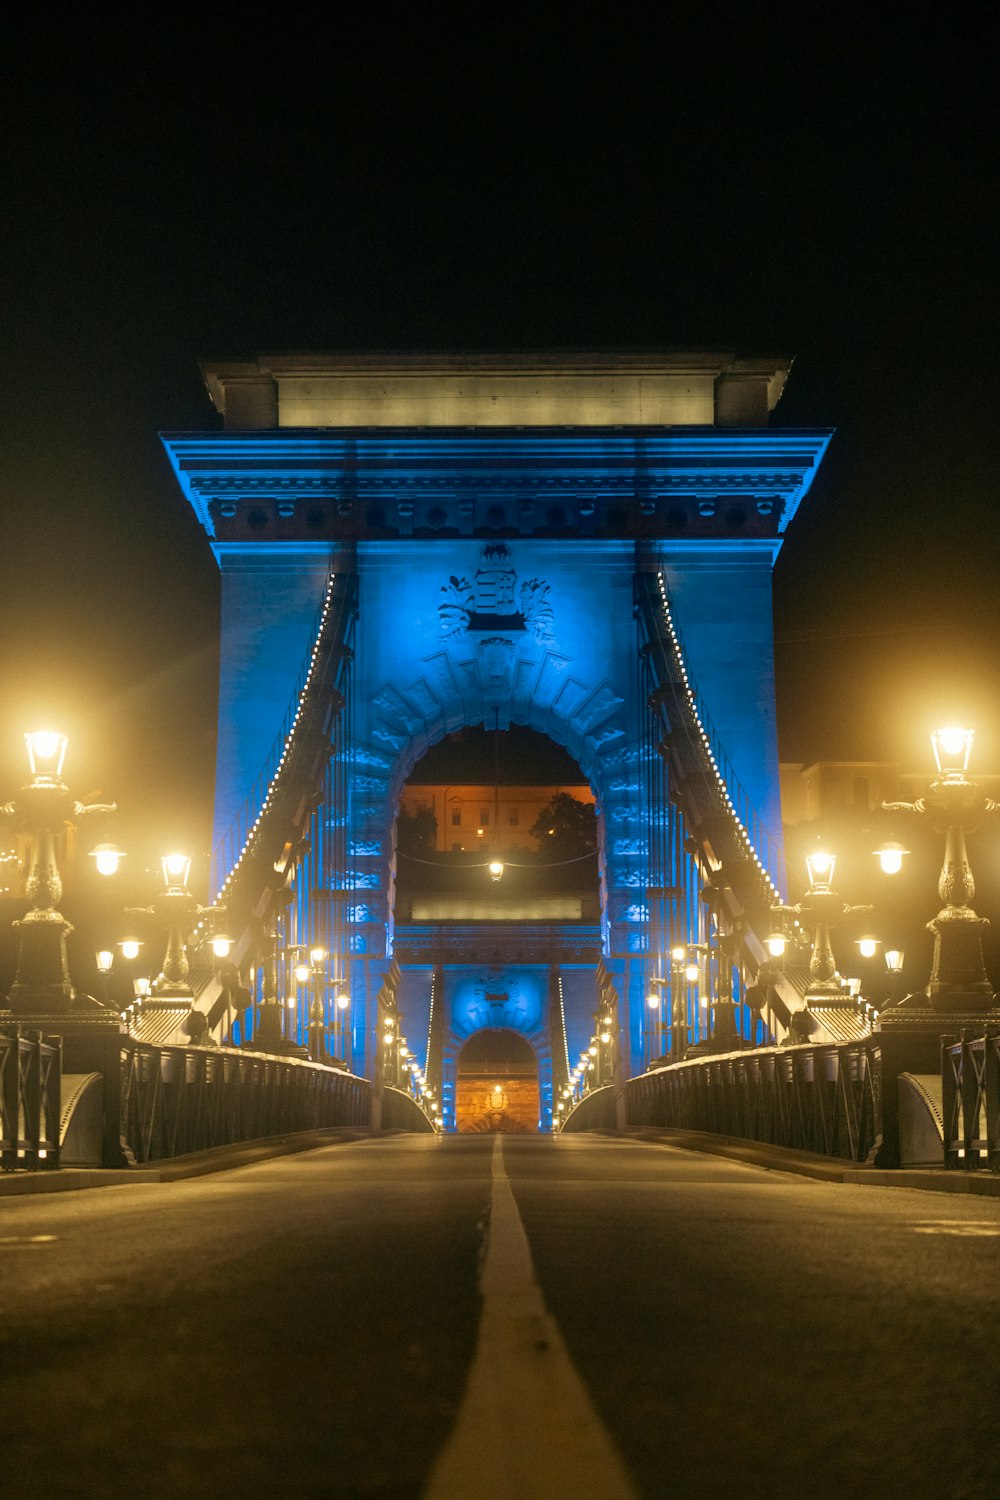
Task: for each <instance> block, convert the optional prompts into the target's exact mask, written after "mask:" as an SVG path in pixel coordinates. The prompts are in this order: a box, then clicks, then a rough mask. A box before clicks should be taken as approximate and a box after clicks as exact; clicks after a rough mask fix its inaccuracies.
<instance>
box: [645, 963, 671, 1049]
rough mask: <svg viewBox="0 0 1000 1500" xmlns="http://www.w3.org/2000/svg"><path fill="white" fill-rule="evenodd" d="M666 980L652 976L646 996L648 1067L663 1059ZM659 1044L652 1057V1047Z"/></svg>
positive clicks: (659, 975) (659, 976) (665, 1029)
mask: <svg viewBox="0 0 1000 1500" xmlns="http://www.w3.org/2000/svg"><path fill="white" fill-rule="evenodd" d="M666 985H667V980H666V978H665V977H664V976H663V975H662V974H654V975H653V976H652V978H651V979H650V981H649V986H650V988H649V994H648V995H647V996H646V1009H647V1010H648V1011H649V1059H648V1065H649V1067H652V1066H653V1063H654V1061H657V1060H659V1059H662V1058H663V1055H664V1053H665V1051H666V1046H665V1043H666V1031H667V1028H666V1023H665V1022H664V1019H663V1003H664V989H665V987H666ZM657 1043H658V1044H659V1050H658V1052H656V1053H655V1055H654V1046H655V1044H657Z"/></svg>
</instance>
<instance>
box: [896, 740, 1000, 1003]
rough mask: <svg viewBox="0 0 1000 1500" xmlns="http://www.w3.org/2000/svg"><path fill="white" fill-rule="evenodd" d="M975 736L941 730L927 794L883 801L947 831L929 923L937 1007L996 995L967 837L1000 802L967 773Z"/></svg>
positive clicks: (932, 996) (931, 986) (931, 992)
mask: <svg viewBox="0 0 1000 1500" xmlns="http://www.w3.org/2000/svg"><path fill="white" fill-rule="evenodd" d="M973 738H974V731H973V730H971V729H960V728H955V727H952V728H947V729H936V730H935V731H934V733H933V734H932V735H931V745H932V747H933V750H934V761H935V765H936V767H937V773H938V774H937V776H936V777H935V778H934V780H933V781H932V782H931V785H930V790H929V792H928V794H927V796H926V797H919V798H918V799H917V801H916V802H883V804H882V806H883V808H884V809H885V810H886V811H887V812H906V813H917V814H920V815H921V816H924V817H929V818H930V819H931V820H932V822H933V825H934V827H935V828H936V829H938V831H939V832H942V833H943V834H944V836H945V839H944V861H943V863H942V866H941V874H940V876H939V878H938V895H939V897H940V898H941V901H942V902H943V905H942V907H941V910H940V911H939V912H938V914H937V916H936V917H934V918H933V919H932V920H931V921H930V922H928V924H927V927H928V930H929V931H930V932H932V933H933V934H934V958H933V962H932V965H931V976H930V981H929V983H928V985H927V990H926V993H927V996H928V998H929V1000H930V1004H931V1008H932V1009H933V1010H955V1009H958V1010H962V1009H965V1008H967V1007H968V1005H969V1004H970V1003H973V1004H974V1003H976V1002H979V1003H980V1004H982V1003H986V1002H988V1001H989V1000H991V999H992V997H993V986H992V985H991V984H990V981H989V979H988V978H987V976H986V969H985V966H984V964H983V937H982V934H983V928H984V927H985V926H986V925H987V923H986V920H985V919H984V918H983V917H979V916H977V915H976V913H975V911H974V910H973V908H972V902H973V900H974V898H975V894H976V885H975V881H974V880H973V878H972V867H971V866H970V864H969V856H968V853H967V850H966V843H965V840H966V835H967V834H968V833H971V832H972V831H973V829H975V828H976V827H977V825H978V824H979V823H980V822H981V821H982V820H983V818H984V817H986V816H988V815H990V814H993V813H996V812H1000V804H998V803H996V802H994V801H993V799H992V798H991V797H986V796H984V795H983V793H982V791H981V789H980V787H979V784H978V782H975V781H972V780H971V779H970V777H969V775H968V770H969V761H970V759H971V757H972V742H973Z"/></svg>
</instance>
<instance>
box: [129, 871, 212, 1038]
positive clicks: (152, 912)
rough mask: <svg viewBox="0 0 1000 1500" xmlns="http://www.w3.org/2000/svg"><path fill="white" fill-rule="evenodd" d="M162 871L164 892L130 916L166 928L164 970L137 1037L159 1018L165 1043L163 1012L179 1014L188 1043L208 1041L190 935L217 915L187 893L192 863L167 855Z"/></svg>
mask: <svg viewBox="0 0 1000 1500" xmlns="http://www.w3.org/2000/svg"><path fill="white" fill-rule="evenodd" d="M160 868H161V870H162V871H163V886H164V888H163V890H162V891H161V892H160V894H159V895H158V896H157V897H156V898H155V900H153V901H151V902H150V904H149V905H148V906H145V907H132V908H130V909H129V910H128V912H127V915H128V916H147V917H152V918H153V920H154V921H155V922H156V923H158V924H159V926H160V927H164V928H166V931H167V948H166V952H165V954H164V955H163V967H162V968H161V970H160V972H159V974H158V975H157V976H156V978H155V979H154V980H153V983H152V985H151V986H150V993H149V1001H148V1002H147V1003H146V1004H144V1005H143V1007H142V1010H141V1011H140V1015H139V1021H138V1023H137V1025H136V1027H135V1028H133V1031H134V1034H135V1035H136V1036H139V1037H140V1039H141V1036H142V1021H143V1020H144V1019H146V1018H149V1019H150V1024H153V1022H152V1017H153V1016H158V1018H159V1019H157V1020H156V1022H155V1025H156V1028H157V1040H161V1041H162V1040H163V1034H162V1017H163V1013H164V1012H173V1013H175V1014H176V1018H177V1022H178V1030H179V1032H180V1033H181V1036H180V1037H178V1040H181V1039H182V1038H183V1039H184V1040H188V1041H198V1042H205V1041H208V1040H209V1038H208V1022H207V1018H206V1017H205V1016H204V1015H203V1014H202V1013H201V1012H200V1011H195V1009H194V992H193V990H192V989H191V986H190V984H189V983H188V976H189V975H190V972H191V964H190V962H189V959H188V951H187V935H188V933H189V932H191V931H192V930H193V929H194V926H195V924H196V922H197V921H198V920H199V918H201V917H204V916H207V915H209V914H210V913H212V912H214V910H215V908H214V907H205V906H202V905H201V904H200V903H199V902H198V900H197V899H196V898H195V897H194V896H193V895H192V894H191V892H190V890H189V889H188V879H189V877H190V874H191V860H190V858H189V856H188V855H186V854H180V853H172V854H165V855H164V856H163V858H162V859H161V860H160Z"/></svg>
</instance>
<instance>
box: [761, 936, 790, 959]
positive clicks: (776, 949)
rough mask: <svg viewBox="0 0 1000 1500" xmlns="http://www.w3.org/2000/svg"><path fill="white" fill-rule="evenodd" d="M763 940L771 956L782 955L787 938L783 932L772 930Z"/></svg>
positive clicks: (786, 945)
mask: <svg viewBox="0 0 1000 1500" xmlns="http://www.w3.org/2000/svg"><path fill="white" fill-rule="evenodd" d="M764 941H765V942H766V944H767V951H768V953H770V955H771V957H772V958H782V957H784V953H785V949H786V948H787V947H788V939H787V938H786V937H785V934H784V933H783V932H772V933H771V934H770V936H769V937H767V938H765V940H764Z"/></svg>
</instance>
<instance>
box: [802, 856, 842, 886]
mask: <svg viewBox="0 0 1000 1500" xmlns="http://www.w3.org/2000/svg"><path fill="white" fill-rule="evenodd" d="M836 863H837V856H836V855H835V854H827V853H826V852H825V850H822V849H817V850H816V852H815V853H814V854H807V855H806V871H807V873H808V876H809V884H810V885H811V886H812V885H821V886H822V885H829V884H830V882H831V881H832V880H833V871H834V867H835V865H836Z"/></svg>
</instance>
